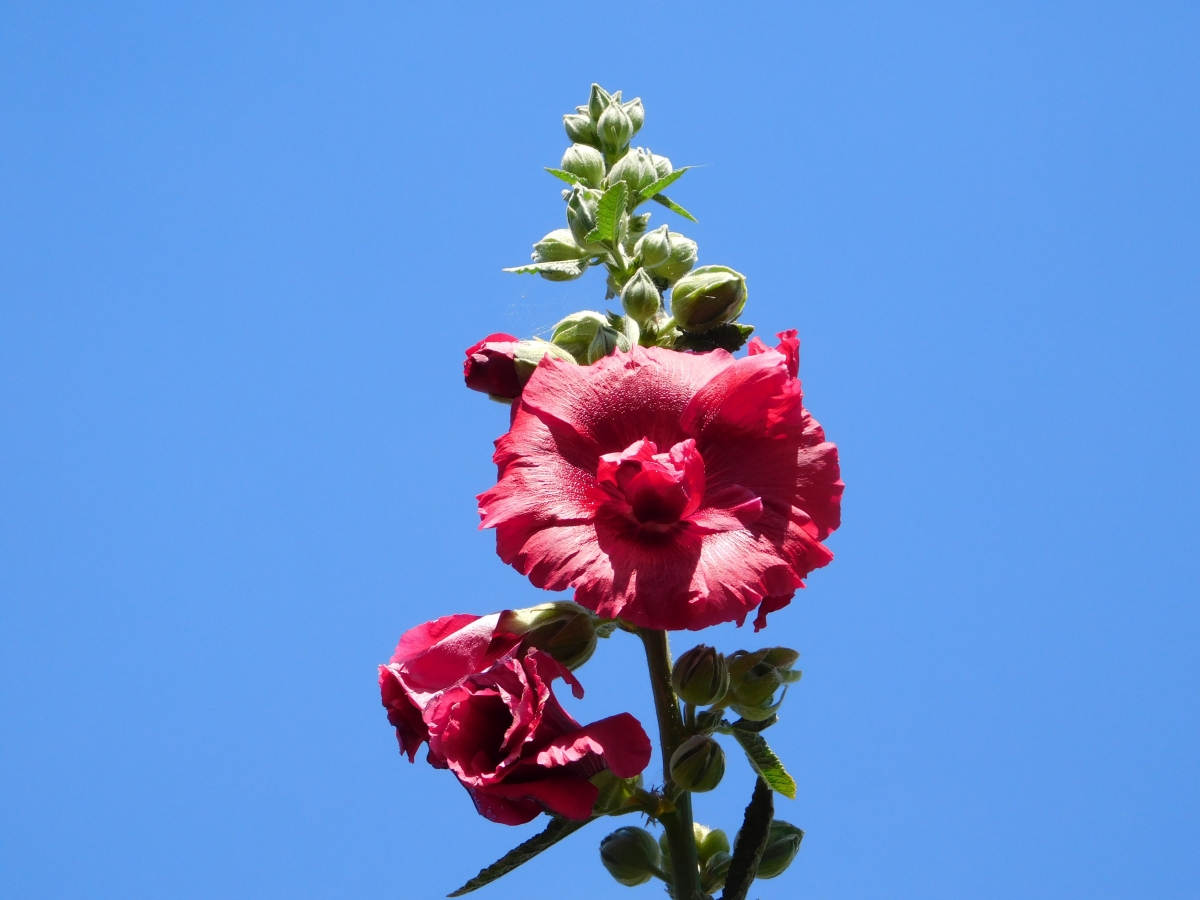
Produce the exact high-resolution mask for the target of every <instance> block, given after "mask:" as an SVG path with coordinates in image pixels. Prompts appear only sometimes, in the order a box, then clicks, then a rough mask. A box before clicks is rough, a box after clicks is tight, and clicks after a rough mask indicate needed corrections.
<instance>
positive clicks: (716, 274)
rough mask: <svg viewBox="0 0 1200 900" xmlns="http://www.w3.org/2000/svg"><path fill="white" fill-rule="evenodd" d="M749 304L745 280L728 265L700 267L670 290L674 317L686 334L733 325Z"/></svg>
mask: <svg viewBox="0 0 1200 900" xmlns="http://www.w3.org/2000/svg"><path fill="white" fill-rule="evenodd" d="M745 305H746V279H745V277H744V276H742V275H741V273H739V272H735V271H734V270H733V269H730V268H728V267H727V266H701V267H700V268H699V269H696V270H695V271H693V272H689V273H688V274H687V275H684V276H683V277H682V278H680V279H679V281H678V282H677V283H676V284H675V288H674V289H673V290H672V291H671V315H672V316H674V317H675V321H676V322H677V323H678V324H679V327H680V328H682V329H683V330H684V331H707V330H708V329H710V328H714V327H716V326H717V325H724V324H725V323H726V322H732V321H733V320H734V319H736V318H737V317H738V315H739V314H740V313H741V311H742V309H743V307H745Z"/></svg>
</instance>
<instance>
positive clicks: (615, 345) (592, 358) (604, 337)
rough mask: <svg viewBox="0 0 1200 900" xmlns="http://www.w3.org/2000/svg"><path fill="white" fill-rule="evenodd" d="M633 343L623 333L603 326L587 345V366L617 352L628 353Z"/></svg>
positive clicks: (608, 326) (609, 326)
mask: <svg viewBox="0 0 1200 900" xmlns="http://www.w3.org/2000/svg"><path fill="white" fill-rule="evenodd" d="M633 343H634V342H633V341H630V340H629V337H628V336H627V335H626V334H625V332H624V331H619V330H617V329H616V328H613V327H612V326H611V325H605V326H603V327H602V328H600V330H599V331H597V332H596V336H595V337H593V338H592V343H591V344H590V345H588V351H587V362H588V365H589V366H590V365H591V364H592V363H594V362H598V361H599V360H602V359H604V357H606V356H612V355H613V354H614V353H616V352H617V351H618V350H620V351H621V352H622V353H628V352H629V351H630V350H632V349H633Z"/></svg>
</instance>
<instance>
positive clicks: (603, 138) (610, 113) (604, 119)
mask: <svg viewBox="0 0 1200 900" xmlns="http://www.w3.org/2000/svg"><path fill="white" fill-rule="evenodd" d="M596 134H597V136H598V137H599V138H600V149H601V150H603V151H604V152H605V153H608V154H610V155H615V154H617V153H620V152H621V151H622V150H624V149H625V148H626V147H627V146H629V138H630V137H631V136H632V135H633V123H632V122H630V121H629V114H628V113H626V112H625V110H623V109H622V108H621V107H620V106H618V105H617V104H615V103H613V104H611V105H609V106H608V107H607V108H605V110H604V112H602V113H601V114H600V118H599V119H597V120H596Z"/></svg>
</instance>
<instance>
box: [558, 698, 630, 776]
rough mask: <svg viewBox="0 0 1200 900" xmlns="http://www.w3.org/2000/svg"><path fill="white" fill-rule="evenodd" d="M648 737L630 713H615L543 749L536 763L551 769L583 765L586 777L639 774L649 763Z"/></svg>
mask: <svg viewBox="0 0 1200 900" xmlns="http://www.w3.org/2000/svg"><path fill="white" fill-rule="evenodd" d="M651 752H652V750H651V745H650V738H649V737H648V736H647V734H646V730H645V729H644V728H642V723H641V722H639V721H638V720H637V719H636V718H634V717H633V716H632V715H630V714H629V713H618V714H617V715H615V716H609V717H608V718H607V719H601V720H600V721H598V722H593V723H592V724H590V725H585V726H583V727H582V728H580V729H579V730H578V731H575V732H572V733H571V734H565V735H563V736H562V737H560V738H558V739H557V740H554V741H552V742H551V743H550V744H548V745H547V746H546V747H544V748H543V749H542V750H541V752H540V753H538V755H537V764H538V765H539V766H542V767H543V768H547V769H551V768H555V767H559V766H570V765H579V764H582V765H583V767H584V769H585V770H589V769H590V770H594V771H590V772H589V774H595V773H596V772H599V771H601V770H603V769H609V770H611V771H612V773H613V774H614V775H616V776H617V777H618V778H633V777H634V776H635V775H640V774H641V773H642V771H643V770H644V769H645V768H646V766H648V765H649V764H650V755H651Z"/></svg>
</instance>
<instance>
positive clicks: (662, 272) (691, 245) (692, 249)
mask: <svg viewBox="0 0 1200 900" xmlns="http://www.w3.org/2000/svg"><path fill="white" fill-rule="evenodd" d="M667 243H668V244H669V246H670V252H669V253H668V255H667V258H666V259H665V260H664V261H663V262H661V263H659V264H658V265H657V266H654V267H653V268H652V269H651V270H650V274H651V275H653V276H654V277H655V278H661V279H662V280H663V281H665V282H666V283H667V284H674V283H675V282H676V281H678V280H679V279H680V278H682V277H683V276H684V275H686V274H687V273H688V272H689V271H690V270H691V268H692V266H694V265H695V264H696V253H697V249H698V248H697V247H696V242H695V241H693V240H692V239H691V238H685V237H684V236H683V235H682V234H679V233H678V232H675V231H672V232H670V233H669V234H668V235H667Z"/></svg>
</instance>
